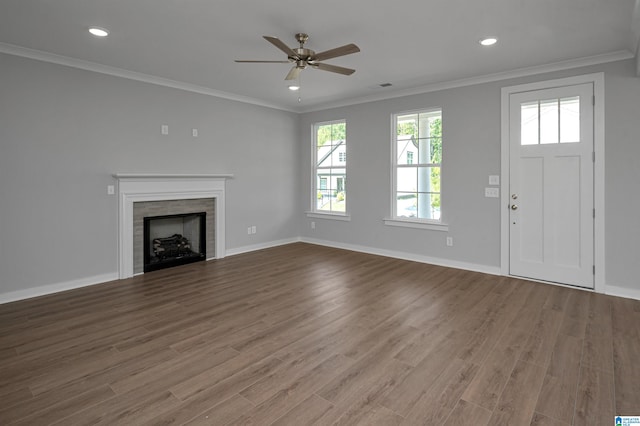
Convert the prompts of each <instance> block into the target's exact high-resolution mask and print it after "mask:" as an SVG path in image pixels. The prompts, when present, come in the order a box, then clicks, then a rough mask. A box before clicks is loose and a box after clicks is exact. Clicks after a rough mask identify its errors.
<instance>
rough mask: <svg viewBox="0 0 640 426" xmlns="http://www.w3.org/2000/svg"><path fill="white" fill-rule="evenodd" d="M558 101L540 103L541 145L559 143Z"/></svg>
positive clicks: (550, 100) (551, 100)
mask: <svg viewBox="0 0 640 426" xmlns="http://www.w3.org/2000/svg"><path fill="white" fill-rule="evenodd" d="M558 116H559V114H558V99H549V100H544V101H540V143H541V144H549V143H558Z"/></svg>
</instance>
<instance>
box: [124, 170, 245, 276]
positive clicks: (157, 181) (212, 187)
mask: <svg viewBox="0 0 640 426" xmlns="http://www.w3.org/2000/svg"><path fill="white" fill-rule="evenodd" d="M113 176H114V177H115V178H116V179H117V180H118V203H119V206H118V276H119V278H121V279H122V278H129V277H132V276H133V275H134V250H133V241H134V231H133V229H134V226H133V204H134V203H138V202H146V201H168V200H191V199H202V198H209V199H211V198H212V199H213V200H214V202H215V221H214V227H215V229H214V238H215V243H214V245H213V246H214V247H213V250H212V252H209V250H208V249H207V258H208V259H221V258H223V257H224V256H225V232H224V231H225V205H224V202H225V182H226V180H227V179H229V178H232V177H233V175H230V174H136V173H117V174H114V175H113Z"/></svg>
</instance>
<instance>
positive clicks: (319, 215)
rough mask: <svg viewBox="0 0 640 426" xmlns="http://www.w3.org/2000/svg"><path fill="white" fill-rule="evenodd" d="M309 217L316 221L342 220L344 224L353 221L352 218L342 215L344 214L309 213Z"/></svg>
mask: <svg viewBox="0 0 640 426" xmlns="http://www.w3.org/2000/svg"><path fill="white" fill-rule="evenodd" d="M307 217H313V218H316V219H331V220H342V221H344V222H349V221H351V216H349V215H348V214H342V213H318V212H307Z"/></svg>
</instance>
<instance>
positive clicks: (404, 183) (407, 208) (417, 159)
mask: <svg viewBox="0 0 640 426" xmlns="http://www.w3.org/2000/svg"><path fill="white" fill-rule="evenodd" d="M394 125H395V131H394V133H393V134H394V138H395V139H394V141H393V151H394V159H393V166H394V167H393V168H394V170H393V173H394V188H393V191H394V200H395V205H394V208H393V210H394V214H393V215H394V217H396V218H415V219H421V220H422V219H425V220H431V221H440V180H441V178H440V169H441V163H442V111H441V110H440V109H437V110H427V111H419V112H413V113H406V114H398V115H395V116H394Z"/></svg>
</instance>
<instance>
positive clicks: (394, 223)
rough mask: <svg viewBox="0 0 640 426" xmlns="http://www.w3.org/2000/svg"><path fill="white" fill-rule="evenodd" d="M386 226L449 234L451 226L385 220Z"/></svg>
mask: <svg viewBox="0 0 640 426" xmlns="http://www.w3.org/2000/svg"><path fill="white" fill-rule="evenodd" d="M383 220H384V224H385V225H389V226H399V227H402V228H415V229H429V230H432V231H442V232H448V231H449V225H447V224H446V223H442V222H429V221H426V220H412V219H383Z"/></svg>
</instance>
